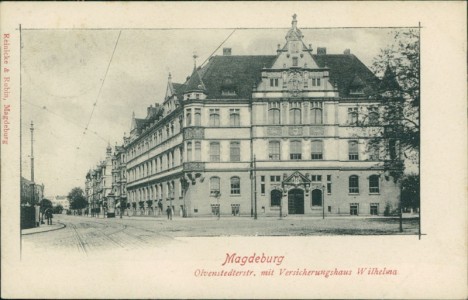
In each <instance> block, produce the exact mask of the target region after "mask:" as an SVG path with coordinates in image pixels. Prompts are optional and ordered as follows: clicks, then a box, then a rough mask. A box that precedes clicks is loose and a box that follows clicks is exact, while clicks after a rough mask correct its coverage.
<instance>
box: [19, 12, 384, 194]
mask: <svg viewBox="0 0 468 300" xmlns="http://www.w3.org/2000/svg"><path fill="white" fill-rule="evenodd" d="M285 25H289V24H285ZM298 25H299V28H300V21H299V24H298ZM287 30H288V27H287V26H285V28H284V29H269V30H267V29H249V30H246V29H242V30H241V29H238V30H236V31H235V32H234V34H233V35H232V36H231V37H230V38H229V39H228V40H227V41H226V42H225V44H224V45H223V46H222V47H221V48H220V49H219V50H218V51H217V52H216V53H215V55H220V54H222V48H223V47H230V48H232V54H233V55H275V54H276V48H277V44H282V45H283V44H284V42H285V39H284V37H285V35H286V32H287ZM301 30H302V32H303V34H304V36H305V37H304V42H305V43H306V44H307V45H308V44H312V47H313V48H314V53H315V52H316V48H317V47H326V48H327V53H329V54H340V53H343V51H344V50H345V49H347V48H349V49H351V53H353V54H355V55H356V56H357V57H358V58H359V59H361V61H362V62H363V63H364V64H366V65H367V66H370V65H371V64H372V60H373V58H374V57H375V56H376V55H377V54H378V53H379V51H380V49H381V48H383V47H385V46H386V45H387V44H389V43H390V42H391V34H389V32H390V30H389V29H301ZM232 31H233V30H232V29H197V30H187V29H185V30H183V29H179V30H122V31H121V35H120V39H119V41H118V44H117V47H116V49H115V53H114V56H113V59H112V62H111V64H110V66H109V70H108V72H107V76H106V77H105V76H104V75H105V74H106V70H107V67H108V65H109V62H110V59H111V56H112V52H113V50H114V47H115V45H116V41H117V37H118V36H119V30H30V31H28V30H24V31H23V32H22V34H23V36H22V40H23V49H22V87H23V94H22V95H23V96H22V126H23V135H22V143H23V148H22V149H23V153H22V171H23V177H26V178H28V179H29V178H30V156H29V154H30V131H29V124H30V122H31V121H34V124H35V136H34V139H35V143H34V154H35V179H36V182H38V183H44V184H45V194H46V195H48V196H53V195H66V194H68V192H69V191H70V190H71V189H72V188H73V187H75V186H80V187H83V188H84V182H85V175H86V172H87V171H88V170H89V169H91V168H94V167H95V166H96V164H97V163H98V162H99V161H100V160H102V159H103V158H104V157H105V152H106V146H107V143H110V144H111V145H112V146H115V143H116V142H118V143H119V144H121V142H122V136H123V134H124V132H126V133H127V134H128V132H129V129H130V121H131V115H132V111H134V112H135V114H136V116H137V117H141V118H143V117H145V112H146V107H147V106H149V105H151V104H154V103H162V100H163V98H164V95H165V91H166V85H167V77H168V73H169V72H171V73H172V76H173V81H174V82H181V83H182V82H183V81H184V78H185V77H186V76H188V75H190V73H191V71H192V68H193V58H192V56H193V53H194V52H196V53H197V55H198V56H199V58H198V60H197V61H198V64H199V65H200V64H201V63H203V62H204V61H205V60H206V59H207V58H208V57H209V56H210V54H211V53H212V52H213V51H214V50H215V49H216V48H217V47H218V46H219V45H220V44H221V42H222V41H223V40H225V39H226V38H227V37H228V36H229V34H231V33H232ZM102 83H104V84H103V85H102ZM101 86H102V90H101V93H100V94H99V91H100V89H101ZM98 95H99V97H98ZM96 102H97V104H96V107H95V110H94V113H93V115H92V118H91V121H90V124H89V126H88V131H86V134H83V133H84V132H85V128H86V125H87V123H88V120H89V119H90V116H91V112H92V110H93V106H94V103H96Z"/></svg>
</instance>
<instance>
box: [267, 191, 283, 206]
mask: <svg viewBox="0 0 468 300" xmlns="http://www.w3.org/2000/svg"><path fill="white" fill-rule="evenodd" d="M281 197H283V193H282V192H281V191H279V190H273V191H271V200H270V205H271V206H280V204H281Z"/></svg>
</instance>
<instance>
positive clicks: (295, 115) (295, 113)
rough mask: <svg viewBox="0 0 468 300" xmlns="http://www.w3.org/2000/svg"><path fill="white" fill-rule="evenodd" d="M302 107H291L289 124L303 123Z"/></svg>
mask: <svg viewBox="0 0 468 300" xmlns="http://www.w3.org/2000/svg"><path fill="white" fill-rule="evenodd" d="M301 122H302V121H301V109H300V108H291V109H290V110H289V124H292V125H298V124H301Z"/></svg>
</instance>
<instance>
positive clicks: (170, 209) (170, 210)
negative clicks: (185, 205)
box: [166, 206, 172, 220]
mask: <svg viewBox="0 0 468 300" xmlns="http://www.w3.org/2000/svg"><path fill="white" fill-rule="evenodd" d="M166 213H167V219H168V220H172V208H171V207H170V206H167V209H166Z"/></svg>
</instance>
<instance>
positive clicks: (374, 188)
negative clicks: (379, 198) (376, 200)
mask: <svg viewBox="0 0 468 300" xmlns="http://www.w3.org/2000/svg"><path fill="white" fill-rule="evenodd" d="M379 184H380V182H379V175H372V176H370V177H369V193H371V194H378V193H380V186H379Z"/></svg>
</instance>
